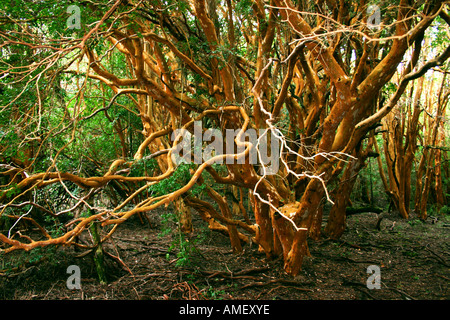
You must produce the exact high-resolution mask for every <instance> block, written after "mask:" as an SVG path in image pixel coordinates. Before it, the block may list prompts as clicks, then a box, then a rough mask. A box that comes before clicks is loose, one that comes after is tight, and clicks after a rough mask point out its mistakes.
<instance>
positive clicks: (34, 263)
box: [0, 213, 450, 300]
mask: <svg viewBox="0 0 450 320" xmlns="http://www.w3.org/2000/svg"><path fill="white" fill-rule="evenodd" d="M149 218H150V222H151V226H149V224H148V223H146V224H144V225H142V224H141V223H140V222H139V220H138V219H137V218H136V219H135V220H133V221H128V222H126V223H124V224H123V225H122V226H120V227H119V228H118V230H117V231H116V233H115V234H114V235H113V238H112V240H111V241H109V242H108V243H107V244H105V250H106V252H108V253H110V254H111V255H113V256H115V257H116V258H111V257H110V256H109V255H107V256H106V257H105V259H106V260H105V261H106V268H107V276H108V283H107V284H103V285H102V284H100V283H99V282H98V280H97V275H96V272H95V267H94V264H93V261H92V258H91V256H84V257H82V258H75V257H74V255H75V254H80V252H78V253H77V252H74V249H73V248H58V249H57V250H55V249H51V250H46V249H45V250H44V249H42V250H41V251H38V252H30V253H25V252H14V253H11V254H9V255H6V256H4V257H3V261H0V299H14V300H25V299H26V300H28V299H37V300H43V299H51V300H53V299H57V300H60V299H69V300H77V299H93V300H104V299H106V300H139V299H160V300H161V299H210V300H211V299H225V300H227V299H228V300H231V299H242V300H244V299H252V300H256V299H264V300H272V299H286V300H294V299H295V300H311V299H312V300H325V299H327V300H328V299H332V300H355V299H357V300H366V299H367V300H370V299H377V300H403V299H405V300H414V299H421V300H429V299H432V300H442V299H445V300H446V299H449V298H450V290H449V284H450V269H449V264H450V251H449V245H450V244H449V234H450V217H449V216H448V215H447V216H441V217H439V218H438V219H437V221H436V220H434V219H428V220H427V221H426V222H422V221H420V220H418V219H414V217H413V218H411V219H409V220H402V219H400V218H398V217H397V216H395V214H394V213H392V214H389V215H387V216H386V217H384V218H383V220H382V221H381V228H380V230H377V229H376V228H375V225H376V222H377V215H376V214H374V213H362V214H356V215H351V216H349V217H348V227H347V229H346V231H345V234H344V235H343V237H342V238H341V239H340V240H339V241H332V240H327V239H323V240H319V241H312V240H309V248H310V252H311V257H306V258H305V260H304V263H303V268H302V271H301V272H300V274H299V275H298V276H297V277H295V278H293V277H289V276H287V275H286V274H285V273H284V271H283V263H282V260H280V259H278V260H275V261H267V260H266V258H265V256H264V254H261V253H260V252H258V248H257V246H256V245H253V246H246V247H245V249H244V252H243V253H241V254H237V255H236V254H233V253H232V252H231V248H230V245H229V239H228V237H226V236H224V235H222V234H219V233H217V232H210V231H209V230H207V228H205V227H204V225H203V224H199V221H194V222H195V224H194V227H195V230H194V233H193V234H192V235H191V236H189V237H184V236H183V237H182V241H181V242H179V241H178V242H177V241H175V240H176V239H177V237H180V234H177V232H173V233H170V234H167V235H165V236H161V233H162V232H163V231H164V230H165V228H166V230H169V229H170V228H168V226H167V221H166V222H164V221H163V219H161V216H158V215H156V213H153V214H152V215H149ZM325 218H326V217H325ZM325 220H326V219H325ZM178 239H179V238H178ZM186 240H187V241H186ZM180 243H181V245H180ZM171 246H172V248H171ZM181 250H184V251H181ZM20 261H21V262H22V263H20V264H21V267H19V268H16V269H10V270H7V268H5V267H7V266H12V265H14V264H15V265H19V262H20ZM24 261H25V262H26V263H23V262H24ZM182 262H184V263H182ZM69 265H78V266H79V267H80V269H81V289H80V290H69V289H68V288H67V284H66V281H67V279H68V277H69V276H70V274H68V273H67V267H68V266H69ZM371 265H376V266H379V267H380V271H381V274H380V275H381V288H380V289H372V290H370V289H368V288H367V285H366V284H367V279H368V277H369V276H370V274H368V273H367V268H368V267H369V266H371ZM2 269H3V271H2Z"/></svg>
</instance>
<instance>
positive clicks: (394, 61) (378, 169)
mask: <svg viewBox="0 0 450 320" xmlns="http://www.w3.org/2000/svg"><path fill="white" fill-rule="evenodd" d="M448 10H449V3H448V2H447V1H406V0H396V1H347V0H342V1H337V0H327V1H319V0H318V1H295V0H286V1H284V0H283V1H278V0H270V1H263V0H242V1H232V0H224V1H220V0H199V1H188V0H183V1H151V0H148V1H138V0H116V1H107V0H98V1H90V0H87V1H69V0H62V1H59V0H58V1H54V0H45V1H44V0H43V1H40V0H30V1H26V2H20V1H12V0H11V1H2V2H1V3H0V231H1V233H0V251H1V253H0V254H1V259H2V260H1V264H0V275H2V276H7V275H10V274H11V273H13V274H18V273H17V272H18V271H17V270H23V269H21V268H25V270H26V269H27V268H28V267H27V266H29V265H30V263H32V264H33V263H36V262H39V263H40V262H41V260H45V259H46V257H47V258H48V257H51V255H52V254H55V253H54V251H52V250H54V249H55V248H70V249H71V250H74V251H73V252H72V251H70V252H71V253H70V254H71V255H72V256H77V257H79V258H83V257H91V258H92V261H93V263H94V266H95V272H96V274H97V276H98V278H99V280H100V282H101V283H107V282H108V276H107V274H108V271H107V266H105V259H107V257H109V258H112V260H113V261H115V263H116V264H117V265H118V266H120V268H122V269H124V270H126V271H130V272H131V270H130V269H129V267H128V263H127V262H124V260H125V259H124V258H123V259H122V258H121V256H120V255H119V252H117V248H116V247H114V246H113V247H110V246H111V243H114V237H116V234H117V233H119V234H120V232H121V230H127V231H126V232H127V235H128V238H129V239H130V238H132V237H133V230H135V232H136V234H138V231H139V230H142V228H143V227H144V228H149V229H154V228H156V227H155V225H157V226H158V228H157V229H158V235H159V239H161V238H164V237H166V239H169V238H170V241H169V242H167V248H165V249H164V248H163V249H161V248H160V250H162V252H164V253H165V254H167V258H168V260H169V261H175V262H174V263H173V264H170V265H169V267H170V266H177V267H186V266H187V265H189V264H192V261H193V260H192V256H195V255H200V256H202V255H203V256H205V255H207V253H206V252H203V253H202V249H201V247H200V244H199V243H197V242H196V241H199V239H200V238H201V237H205V234H208V237H212V238H215V237H217V236H218V235H220V236H221V237H222V236H223V235H225V237H226V238H225V239H226V241H224V242H223V243H222V247H228V248H230V249H231V250H232V252H233V253H234V254H235V255H237V256H239V257H241V256H242V254H243V255H245V251H246V249H245V248H247V247H249V246H252V244H253V245H256V250H257V252H259V253H260V254H262V255H263V256H264V259H266V260H265V261H281V264H282V268H281V269H283V270H284V272H285V274H287V275H289V276H297V275H299V274H301V272H302V267H303V263H304V258H305V257H310V256H311V251H312V249H311V248H315V249H316V250H317V251H319V252H320V247H319V248H318V247H317V244H318V243H320V241H342V237H343V235H345V233H346V232H348V233H349V234H352V233H353V231H354V230H355V229H351V230H348V229H346V228H347V227H348V226H349V224H351V226H352V228H356V229H358V228H364V224H363V223H362V222H361V225H359V224H358V223H355V221H354V220H351V221H349V219H352V217H356V216H360V217H368V216H369V214H372V215H373V214H374V215H375V217H376V218H374V221H375V222H374V224H376V227H375V228H373V230H378V231H380V230H381V227H380V226H381V225H382V222H383V219H385V220H384V221H386V220H387V219H392V220H393V221H394V220H395V221H397V222H398V225H400V224H402V223H409V224H410V225H411V226H412V225H413V224H416V223H422V224H426V223H428V224H429V225H431V224H433V225H434V224H435V222H437V221H439V223H441V225H440V228H441V229H439V230H436V232H444V234H445V231H446V230H448V223H449V214H450V205H449V203H450V168H449V167H450V163H449V155H448V154H449V151H450V137H449V132H450V131H449V128H450V122H449V115H450V113H449V112H450V111H449V108H448V104H449V98H450V77H449V75H448V74H449V72H450V71H449V70H450V69H449V60H448V58H449V57H450V40H449V39H450V15H449V13H448ZM198 124H200V125H201V129H200V130H201V131H200V136H201V137H202V141H200V142H199V140H198V139H196V138H198V133H199V132H198V131H197V127H196V125H198ZM181 129H183V130H181ZM250 129H251V130H260V131H256V132H261V133H262V134H261V135H260V136H259V137H258V138H259V139H258V140H254V141H253V143H252V141H251V139H250V138H249V137H248V136H247V138H246V136H245V132H248V131H249V130H250ZM180 132H182V133H183V134H180ZM230 132H231V133H232V134H233V136H232V138H233V139H232V140H231V141H232V142H235V145H232V146H231V147H229V146H227V145H226V143H225V141H224V140H221V139H220V138H219V136H218V134H222V135H223V136H226V134H228V133H230ZM187 133H189V134H191V136H189V137H191V138H186V137H187V136H186V134H187ZM255 142H256V143H255ZM186 143H187V144H188V145H189V146H192V148H191V149H190V151H189V152H190V153H188V154H187V155H186V154H184V156H188V157H191V156H192V158H190V159H191V160H192V161H185V163H183V162H181V163H180V162H179V161H175V160H176V157H175V156H174V154H176V152H178V151H179V148H180V146H185V145H186ZM211 146H213V147H214V150H212V148H211ZM264 147H266V149H269V150H271V151H267V150H266V149H264ZM218 150H223V153H219V152H217V151H218ZM267 152H268V153H267ZM269 154H270V155H271V157H270V159H271V161H272V162H270V161H266V160H267V159H265V158H264V156H266V158H267V156H268V155H269ZM198 155H200V159H199V158H198ZM202 156H203V158H202ZM196 157H197V158H196ZM252 157H253V158H252ZM255 159H256V161H252V160H255ZM194 160H197V161H194ZM275 160H276V162H277V164H278V166H277V167H276V168H275V172H271V171H270V170H269V168H270V166H271V165H273V164H274V163H275ZM361 219H363V218H361ZM411 221H413V223H411ZM393 223H394V224H393V225H392V228H394V225H395V222H393ZM391 224H392V223H391ZM389 227H391V226H389ZM386 228H387V227H386ZM446 228H447V229H446ZM391 230H392V229H391ZM206 231H208V233H207V232H206ZM139 232H140V231H139ZM430 232H433V231H430ZM447 232H448V231H447ZM367 236H368V237H369V235H367ZM119 237H120V235H119ZM136 237H137V235H136ZM375 238H376V237H375ZM439 239H441V240H442V239H444V240H443V241H444V242H445V239H446V238H445V236H444V238H439ZM195 243H197V246H196V244H195ZM436 243H437V242H436ZM144 247H145V246H144ZM138 248H139V247H138ZM429 249H430V248H429ZM136 250H138V249H136ZM164 250H166V251H164ZM174 250H175V251H176V252H177V255H176V257H175V258H174V259H175V260H172V258H173V257H171V256H170V255H171V254H172V252H174ZM336 250H339V249H338V248H336ZM430 250H433V249H430ZM242 252H244V253H242ZM432 252H434V256H437V257H439V258H438V261H440V262H438V263H441V264H444V265H445V266H448V263H447V262H445V261H446V260H445V258H442V255H441V254H438V253H436V251H432ZM246 263H248V262H246ZM199 264H201V263H199ZM24 266H25V267H24ZM250 267H251V263H249V268H250ZM249 270H250V269H249ZM254 270H257V271H258V270H259V271H261V272H262V269H257V268H256V269H254ZM19 273H20V272H19ZM241 276H243V274H242V275H241ZM442 277H443V278H442V279H441V280H443V279H444V280H445V279H446V280H448V278H447V276H442ZM285 281H287V282H289V281H290V280H285ZM285 284H286V283H285ZM192 288H193V287H192V285H191V287H189V289H190V290H189V292H191V290H193V289H192ZM186 290H187V289H186ZM197 291H198V290H197ZM211 292H212V291H211ZM211 292H210V297H214V295H215V294H216V293H217V292H216V291H214V292H212V293H211ZM190 297H191V298H192V296H190ZM258 297H259V296H258Z"/></svg>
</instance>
